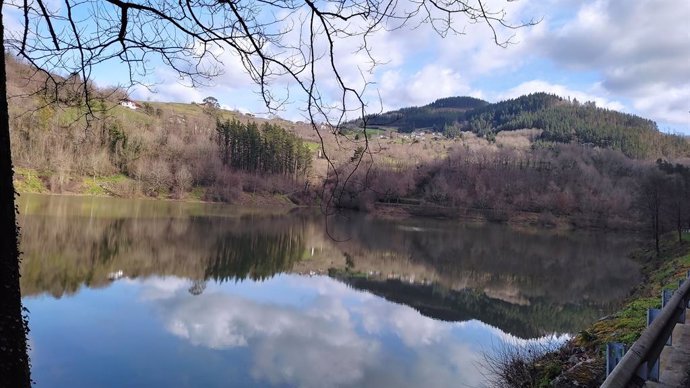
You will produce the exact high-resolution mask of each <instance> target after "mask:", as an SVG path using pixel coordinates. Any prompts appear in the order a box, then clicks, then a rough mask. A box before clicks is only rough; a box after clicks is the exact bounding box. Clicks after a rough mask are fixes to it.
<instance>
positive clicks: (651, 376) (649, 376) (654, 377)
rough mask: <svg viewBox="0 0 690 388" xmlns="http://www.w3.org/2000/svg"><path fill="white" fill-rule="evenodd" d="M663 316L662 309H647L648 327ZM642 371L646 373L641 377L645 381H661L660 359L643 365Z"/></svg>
mask: <svg viewBox="0 0 690 388" xmlns="http://www.w3.org/2000/svg"><path fill="white" fill-rule="evenodd" d="M659 314H661V309H647V326H649V325H651V324H652V322H654V319H656V317H658V316H659ZM667 343H668V342H667ZM650 363H651V364H653V365H652V367H651V368H650V367H649V364H650ZM641 367H642V369H643V372H644V375H642V376H640V377H642V378H643V379H645V380H650V381H659V358H658V357H657V359H656V360H650V361H647V362H645V363H644V364H642V366H641Z"/></svg>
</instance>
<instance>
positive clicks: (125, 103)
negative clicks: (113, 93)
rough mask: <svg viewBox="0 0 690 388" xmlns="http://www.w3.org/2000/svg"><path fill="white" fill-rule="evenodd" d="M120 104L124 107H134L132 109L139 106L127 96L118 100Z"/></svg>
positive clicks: (139, 106)
mask: <svg viewBox="0 0 690 388" xmlns="http://www.w3.org/2000/svg"><path fill="white" fill-rule="evenodd" d="M120 106H124V107H125V108H129V109H134V110H136V109H139V108H141V105H140V104H138V103H137V102H135V101H132V100H130V99H129V98H123V99H122V100H120Z"/></svg>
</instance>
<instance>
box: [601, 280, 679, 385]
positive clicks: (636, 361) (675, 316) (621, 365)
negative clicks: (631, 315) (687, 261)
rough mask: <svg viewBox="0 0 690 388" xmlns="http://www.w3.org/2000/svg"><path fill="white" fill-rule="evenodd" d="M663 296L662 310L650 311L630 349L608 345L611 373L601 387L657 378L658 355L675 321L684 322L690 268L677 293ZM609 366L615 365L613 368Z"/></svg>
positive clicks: (608, 361)
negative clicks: (641, 330) (645, 322)
mask: <svg viewBox="0 0 690 388" xmlns="http://www.w3.org/2000/svg"><path fill="white" fill-rule="evenodd" d="M661 299H662V309H661V310H659V309H649V310H648V311H647V324H648V326H647V328H646V329H645V330H644V331H643V332H642V335H641V336H640V338H639V339H638V340H637V341H635V343H634V344H633V345H632V347H630V349H629V350H628V351H627V352H625V349H624V347H623V346H622V344H608V345H607V357H606V358H607V360H606V361H607V372H609V371H610V372H611V373H610V374H609V375H608V377H607V378H606V380H605V381H604V383H603V384H602V385H601V387H602V388H604V387H605V388H614V387H615V388H618V387H620V388H624V387H628V386H629V385H630V384H631V383H632V384H634V383H642V382H644V381H646V380H653V381H654V380H658V378H659V355H660V354H661V351H662V350H663V349H664V346H665V345H667V344H669V345H670V344H671V333H672V332H673V328H674V327H675V326H676V323H678V322H681V323H682V322H684V318H685V309H686V308H687V307H688V301H689V300H690V271H689V272H688V279H685V281H682V280H681V281H679V288H678V290H676V292H674V293H673V294H672V295H670V293H669V291H668V290H664V291H662V294H661ZM654 310H656V311H654ZM623 354H624V355H623ZM621 355H622V358H621ZM614 366H615V367H614ZM610 367H614V368H612V369H613V370H611V369H610Z"/></svg>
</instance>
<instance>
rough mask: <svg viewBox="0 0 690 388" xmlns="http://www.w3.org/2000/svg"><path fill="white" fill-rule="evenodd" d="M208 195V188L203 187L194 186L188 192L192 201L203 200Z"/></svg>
mask: <svg viewBox="0 0 690 388" xmlns="http://www.w3.org/2000/svg"><path fill="white" fill-rule="evenodd" d="M205 196H206V190H205V189H204V188H203V187H194V188H193V189H192V191H190V192H189V194H188V199H190V200H192V201H203V200H204V197H205Z"/></svg>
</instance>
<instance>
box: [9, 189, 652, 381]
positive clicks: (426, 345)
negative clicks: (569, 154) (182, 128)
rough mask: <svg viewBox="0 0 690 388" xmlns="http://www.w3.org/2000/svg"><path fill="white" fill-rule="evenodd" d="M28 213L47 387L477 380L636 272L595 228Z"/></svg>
mask: <svg viewBox="0 0 690 388" xmlns="http://www.w3.org/2000/svg"><path fill="white" fill-rule="evenodd" d="M20 211H21V216H20V223H21V226H22V234H23V236H22V250H23V252H24V256H23V257H24V258H23V263H22V279H21V280H22V291H23V294H24V303H25V306H26V307H27V308H28V309H29V310H30V312H31V314H30V328H31V333H30V345H31V360H32V366H33V376H32V377H33V379H34V380H35V381H36V382H37V386H38V387H217V386H218V387H227V386H233V387H388V386H393V387H421V386H424V387H458V386H482V381H483V378H484V377H483V374H482V368H483V354H484V353H485V352H491V350H492V349H495V348H497V347H500V346H502V344H503V343H511V344H518V345H520V344H524V343H527V342H528V341H542V342H544V341H550V340H552V338H553V335H556V340H557V341H558V340H563V339H564V338H567V335H568V334H569V333H574V332H577V331H579V330H581V329H583V328H584V327H585V326H586V325H588V324H589V323H591V322H592V321H594V320H596V319H597V318H599V317H600V316H602V315H605V314H607V313H608V312H610V311H611V310H613V309H615V308H616V307H617V306H618V304H619V303H620V301H621V300H622V299H623V298H624V297H625V296H626V295H627V293H628V292H629V289H630V287H631V286H633V285H634V284H636V283H637V282H638V280H639V277H640V275H639V268H638V266H637V265H636V264H635V263H633V262H631V261H630V260H628V259H626V253H627V252H628V251H629V250H630V249H631V245H630V242H629V241H626V240H624V239H622V238H620V237H617V236H613V235H604V234H601V233H597V234H586V233H567V234H554V233H549V232H546V231H543V230H541V231H538V230H527V231H525V230H522V231H519V230H514V229H510V228H508V227H505V226H497V225H484V226H478V225H463V224H460V223H457V222H438V221H429V220H405V221H396V222H394V221H381V220H372V219H369V218H366V217H362V216H354V215H353V216H349V217H338V218H330V219H329V220H328V228H326V227H325V224H324V222H325V220H324V218H323V216H319V215H318V214H311V213H308V212H292V213H286V214H271V213H270V212H268V211H266V210H265V209H264V210H251V211H250V210H247V209H244V210H243V209H237V208H232V207H228V206H220V205H203V204H182V203H171V202H154V201H143V200H141V201H134V200H116V199H104V198H98V199H96V198H77V197H58V196H35V195H33V196H32V195H24V196H22V198H21V201H20ZM326 230H328V231H329V232H330V234H331V235H332V236H333V237H334V238H335V239H337V240H338V241H340V240H342V241H340V242H336V241H334V239H332V238H330V237H329V236H328V234H327V233H326Z"/></svg>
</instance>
